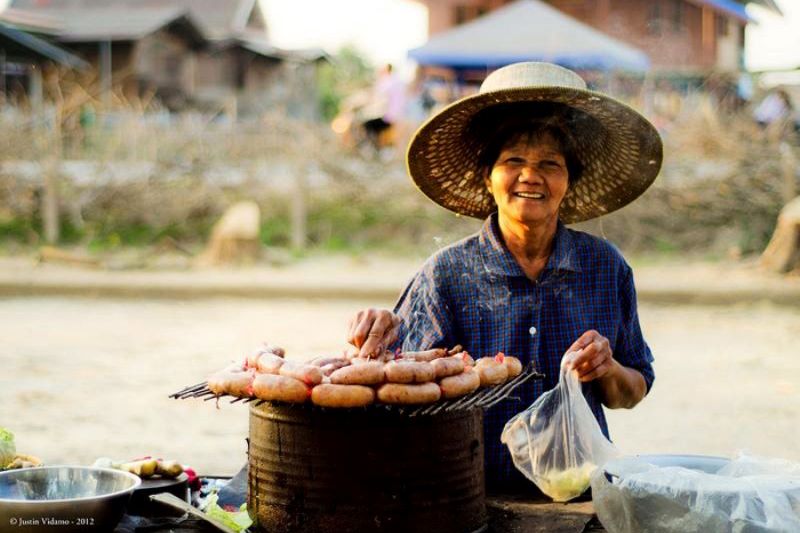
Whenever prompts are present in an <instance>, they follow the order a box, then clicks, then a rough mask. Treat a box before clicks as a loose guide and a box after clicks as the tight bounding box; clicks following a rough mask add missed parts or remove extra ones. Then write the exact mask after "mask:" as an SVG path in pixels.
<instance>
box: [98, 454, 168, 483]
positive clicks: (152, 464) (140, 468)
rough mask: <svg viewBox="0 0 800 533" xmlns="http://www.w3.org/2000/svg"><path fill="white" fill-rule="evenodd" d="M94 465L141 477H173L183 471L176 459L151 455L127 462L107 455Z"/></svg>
mask: <svg viewBox="0 0 800 533" xmlns="http://www.w3.org/2000/svg"><path fill="white" fill-rule="evenodd" d="M94 466H97V467H101V468H113V469H115V470H122V471H124V472H130V473H131V474H136V475H137V476H139V477H140V478H142V479H149V478H153V477H163V478H170V479H175V478H176V477H178V476H180V475H181V474H182V473H183V466H181V464H180V463H178V462H177V461H172V460H164V459H153V458H152V457H145V458H142V459H136V460H134V461H127V462H122V461H114V460H113V459H109V458H108V457H101V458H100V459H98V460H97V461H95V462H94Z"/></svg>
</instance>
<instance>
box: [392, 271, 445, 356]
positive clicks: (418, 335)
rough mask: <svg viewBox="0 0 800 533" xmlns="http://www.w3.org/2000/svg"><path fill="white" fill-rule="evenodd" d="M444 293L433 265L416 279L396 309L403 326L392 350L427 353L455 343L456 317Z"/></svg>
mask: <svg viewBox="0 0 800 533" xmlns="http://www.w3.org/2000/svg"><path fill="white" fill-rule="evenodd" d="M444 293H445V287H444V285H443V283H442V282H438V281H437V279H436V276H435V272H434V268H433V266H432V265H426V266H425V267H424V268H423V269H422V270H420V271H419V272H418V273H417V274H416V275H415V276H414V278H413V279H412V280H411V283H409V284H408V286H407V287H406V289H405V290H404V291H403V294H402V295H401V296H400V299H399V300H398V301H397V304H396V305H395V307H394V313H395V314H396V315H397V316H399V317H400V319H401V323H400V329H399V333H398V339H397V341H396V342H395V343H394V344H393V345H392V346H391V349H392V350H396V349H397V348H400V349H401V350H402V351H404V352H406V351H415V350H427V349H429V348H439V347H444V346H450V345H452V344H453V342H452V332H453V316H452V313H451V311H450V307H449V305H448V304H447V300H446V297H445V295H444Z"/></svg>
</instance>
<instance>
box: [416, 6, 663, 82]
mask: <svg viewBox="0 0 800 533" xmlns="http://www.w3.org/2000/svg"><path fill="white" fill-rule="evenodd" d="M408 56H409V57H410V58H411V59H413V60H415V61H416V62H417V63H419V64H420V65H428V66H441V67H450V68H456V69H472V68H476V69H491V68H497V67H501V66H503V65H508V64H510V63H516V62H518V61H548V62H551V63H556V64H559V65H562V66H564V67H567V68H571V69H578V70H602V71H607V70H625V71H633V72H643V71H646V70H647V69H648V68H649V66H650V60H649V58H648V57H647V55H646V54H645V53H644V52H642V51H641V50H639V49H638V48H635V47H633V46H631V45H629V44H626V43H623V42H622V41H618V40H617V39H614V38H613V37H609V36H608V35H606V34H604V33H602V32H601V31H599V30H596V29H594V28H592V27H591V26H588V25H586V24H584V23H582V22H579V21H578V20H576V19H574V18H572V17H570V16H568V15H565V14H564V13H562V12H561V11H559V10H558V9H556V8H554V7H552V6H549V5H547V4H545V3H544V2H541V1H539V0H517V1H516V2H514V3H512V4H509V5H507V6H504V7H502V8H500V9H497V10H495V11H492V12H491V13H489V14H487V15H484V16H482V17H479V18H477V19H475V20H473V21H471V22H468V23H466V24H463V25H461V26H456V27H455V28H453V29H450V30H448V31H446V32H442V33H440V34H437V35H434V36H433V37H432V38H431V39H430V40H429V41H428V42H427V43H426V44H425V45H423V46H421V47H419V48H414V49H413V50H411V51H409V53H408Z"/></svg>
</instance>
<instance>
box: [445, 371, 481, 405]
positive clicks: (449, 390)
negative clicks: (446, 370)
mask: <svg viewBox="0 0 800 533" xmlns="http://www.w3.org/2000/svg"><path fill="white" fill-rule="evenodd" d="M439 386H440V387H441V389H442V398H458V397H459V396H464V395H465V394H469V393H470V392H472V391H474V390H476V389H477V388H478V387H480V386H481V378H480V376H479V375H478V372H477V371H475V370H474V369H469V370H466V371H464V372H462V373H461V374H457V375H455V376H448V377H446V378H443V379H442V380H441V381H440V382H439Z"/></svg>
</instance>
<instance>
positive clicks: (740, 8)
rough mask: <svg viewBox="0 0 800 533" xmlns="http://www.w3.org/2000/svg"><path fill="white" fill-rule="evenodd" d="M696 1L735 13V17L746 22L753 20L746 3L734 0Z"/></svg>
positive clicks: (730, 13) (718, 9)
mask: <svg viewBox="0 0 800 533" xmlns="http://www.w3.org/2000/svg"><path fill="white" fill-rule="evenodd" d="M695 2H696V3H698V4H705V5H707V6H710V7H712V8H714V9H715V10H717V11H722V12H723V13H727V14H728V15H733V16H734V17H736V18H738V19H740V20H743V21H745V22H750V21H751V20H753V19H752V17H750V15H748V14H747V10H746V9H745V7H744V5H743V4H740V3H739V2H735V1H734V0H695Z"/></svg>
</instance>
